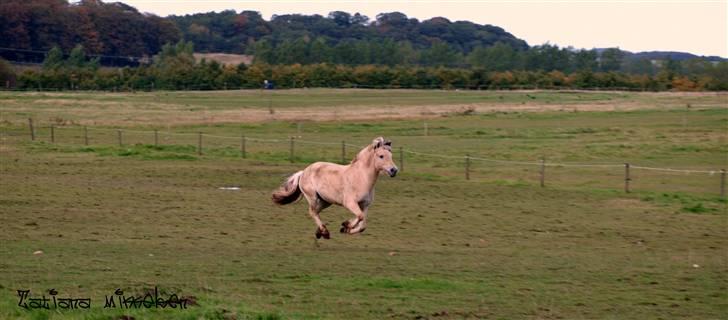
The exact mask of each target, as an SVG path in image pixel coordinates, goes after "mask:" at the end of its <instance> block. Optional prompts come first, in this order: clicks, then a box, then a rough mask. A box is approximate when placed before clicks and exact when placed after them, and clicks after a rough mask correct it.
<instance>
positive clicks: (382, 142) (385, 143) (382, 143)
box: [350, 137, 392, 164]
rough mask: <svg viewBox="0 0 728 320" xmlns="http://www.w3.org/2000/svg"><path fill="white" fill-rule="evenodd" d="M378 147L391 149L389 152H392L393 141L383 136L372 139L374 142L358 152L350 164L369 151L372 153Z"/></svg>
mask: <svg viewBox="0 0 728 320" xmlns="http://www.w3.org/2000/svg"><path fill="white" fill-rule="evenodd" d="M378 148H384V149H385V150H389V152H392V141H390V140H386V139H384V138H383V137H378V138H376V139H374V141H372V143H371V144H370V145H368V146H366V147H365V148H364V149H361V151H359V153H357V154H356V156H355V157H354V159H352V160H351V162H350V164H354V163H355V162H356V161H357V160H359V158H364V155H365V154H367V153H371V152H373V151H374V150H376V149H378Z"/></svg>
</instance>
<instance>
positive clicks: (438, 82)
mask: <svg viewBox="0 0 728 320" xmlns="http://www.w3.org/2000/svg"><path fill="white" fill-rule="evenodd" d="M691 68H692V69H691ZM689 69H690V70H691V71H690V72H687V71H686V70H689ZM698 69H699V70H700V71H696V70H698ZM0 77H3V79H5V80H6V81H8V82H7V83H6V84H8V85H9V84H10V80H11V79H12V82H13V87H15V88H17V89H21V90H118V91H136V90H225V89H239V88H249V89H252V88H261V87H262V86H263V83H264V81H266V80H267V81H269V82H272V83H274V84H275V86H276V87H277V88H306V87H334V88H432V89H519V88H541V89H619V90H640V91H662V90H680V91H696V90H728V62H718V63H707V64H700V68H698V67H696V66H694V65H693V62H692V61H668V62H667V63H665V64H664V65H662V66H660V67H659V68H657V69H656V70H655V72H654V75H652V74H643V73H634V74H630V73H625V72H618V71H616V70H615V69H607V70H604V69H601V68H600V67H599V66H592V67H590V68H581V69H578V70H574V71H572V72H563V71H560V70H551V71H544V70H527V69H516V70H509V68H506V67H502V68H501V67H491V68H484V67H473V68H460V67H445V66H437V67H433V66H406V65H394V66H388V65H356V66H353V65H344V64H331V63H310V64H299V63H293V64H268V63H260V62H259V63H254V64H252V65H250V66H247V65H245V64H239V65H236V66H233V65H221V64H219V63H217V62H215V61H207V60H204V59H202V60H200V61H196V60H195V58H194V56H193V44H192V43H191V42H185V41H180V42H178V43H177V44H175V45H171V44H167V45H164V46H163V47H162V50H161V52H160V53H159V54H158V55H157V56H155V58H154V59H153V61H152V62H151V63H150V64H148V65H142V66H139V67H124V68H108V67H100V66H99V60H98V58H89V57H87V56H86V54H85V51H84V48H83V46H81V45H78V46H76V47H75V48H74V49H73V50H72V51H71V52H70V53H69V54H68V55H64V54H63V52H62V50H61V49H60V48H54V49H52V50H51V51H50V52H49V53H48V55H47V57H46V59H45V60H44V62H43V65H42V67H41V68H38V69H33V68H31V69H26V70H25V71H23V72H21V73H19V74H16V73H15V72H14V70H13V68H12V67H10V66H9V64H8V63H6V62H2V61H0ZM4 82H5V81H4Z"/></svg>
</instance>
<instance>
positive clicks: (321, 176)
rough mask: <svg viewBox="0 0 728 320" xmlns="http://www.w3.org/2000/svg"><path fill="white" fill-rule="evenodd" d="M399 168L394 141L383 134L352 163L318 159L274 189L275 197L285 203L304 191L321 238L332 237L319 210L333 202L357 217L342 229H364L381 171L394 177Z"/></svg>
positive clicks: (346, 231) (356, 230) (296, 198)
mask: <svg viewBox="0 0 728 320" xmlns="http://www.w3.org/2000/svg"><path fill="white" fill-rule="evenodd" d="M397 170H398V169H397V166H396V165H395V164H394V161H392V142H391V141H389V140H385V139H384V138H382V137H379V138H376V139H374V141H372V144H371V145H368V146H366V147H365V148H364V149H362V150H361V151H359V153H358V154H357V155H356V158H354V160H352V161H351V163H350V164H348V165H338V164H334V163H329V162H316V163H313V164H311V165H309V166H308V167H306V169H303V170H301V171H298V172H296V173H294V174H293V175H291V176H290V177H288V179H287V180H286V182H284V183H283V185H281V187H280V188H278V189H277V190H275V191H274V192H273V196H272V198H273V202H275V203H277V204H281V205H283V204H288V203H291V202H294V201H296V200H298V199H299V198H300V197H301V194H303V196H304V197H305V198H306V200H307V201H308V213H309V214H310V215H311V217H312V218H313V220H314V221H315V222H316V225H317V226H318V228H317V229H316V238H317V239H319V238H321V237H323V238H324V239H329V237H330V235H329V230H328V229H326V225H325V224H324V223H322V222H321V218H320V217H319V212H321V210H323V209H326V208H327V207H329V206H330V205H332V204H336V205H340V206H342V207H344V208H346V209H349V211H351V212H352V213H353V214H354V218H351V219H349V220H346V221H344V222H342V223H341V230H340V231H341V233H348V234H355V233H360V232H363V231H364V229H366V227H367V209H368V208H369V205H371V204H372V200H373V198H374V184H375V183H376V182H377V177H378V176H379V173H380V172H385V173H387V174H388V175H389V176H390V177H394V176H395V175H396V174H397Z"/></svg>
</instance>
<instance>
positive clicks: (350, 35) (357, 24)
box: [170, 10, 528, 64]
mask: <svg viewBox="0 0 728 320" xmlns="http://www.w3.org/2000/svg"><path fill="white" fill-rule="evenodd" d="M170 19H172V21H175V22H176V24H177V26H179V28H180V30H181V31H182V34H183V36H184V38H185V39H186V40H189V41H192V42H193V43H194V45H195V50H197V51H201V52H228V53H248V54H253V53H255V54H257V55H264V56H265V60H268V61H269V62H274V63H287V62H319V61H315V60H321V61H331V60H334V61H335V62H341V63H349V64H362V63H381V64H389V63H387V62H388V61H387V59H392V58H393V57H392V55H398V56H401V59H402V60H407V59H408V58H412V57H413V56H414V55H415V52H416V51H423V50H428V49H432V48H433V47H434V48H436V49H439V50H440V51H442V52H439V53H438V52H431V54H445V55H447V54H463V55H465V54H468V53H469V52H471V51H472V50H474V49H475V48H477V47H489V46H492V45H493V44H495V43H497V42H501V43H504V44H508V45H509V46H511V47H512V48H514V49H516V50H524V49H527V48H528V45H527V44H526V42H525V41H523V40H521V39H518V38H516V37H514V36H513V35H511V34H510V33H508V32H506V31H505V30H503V29H501V28H499V27H496V26H491V25H480V24H476V23H472V22H469V21H455V22H452V21H450V20H448V19H446V18H442V17H436V18H432V19H428V20H424V21H419V20H417V19H414V18H409V17H407V16H406V15H405V14H403V13H400V12H390V13H382V14H379V15H377V16H376V18H375V19H370V18H369V17H367V16H364V15H361V14H359V13H355V14H350V13H347V12H342V11H335V12H331V13H329V14H328V16H326V17H324V16H321V15H300V14H286V15H276V16H273V17H272V19H271V20H270V21H266V20H264V19H263V17H261V16H260V14H259V13H258V12H254V11H242V12H240V13H236V12H235V11H233V10H228V11H223V12H220V13H215V12H211V13H202V14H194V15H185V16H172V17H170ZM311 50H313V51H315V52H310V51H311ZM281 51H283V52H281ZM307 51H309V52H310V57H309V58H310V59H309V60H314V61H306V60H307V59H306V58H307V57H301V56H300V55H301V54H305V53H306V52H307ZM297 55H299V56H297ZM436 58H440V57H431V59H436ZM285 60H291V61H285ZM336 60H340V61H336ZM396 62H400V61H395V63H396Z"/></svg>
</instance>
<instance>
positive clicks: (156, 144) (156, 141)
mask: <svg viewBox="0 0 728 320" xmlns="http://www.w3.org/2000/svg"><path fill="white" fill-rule="evenodd" d="M154 146H155V147H157V146H159V130H157V129H154Z"/></svg>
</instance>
